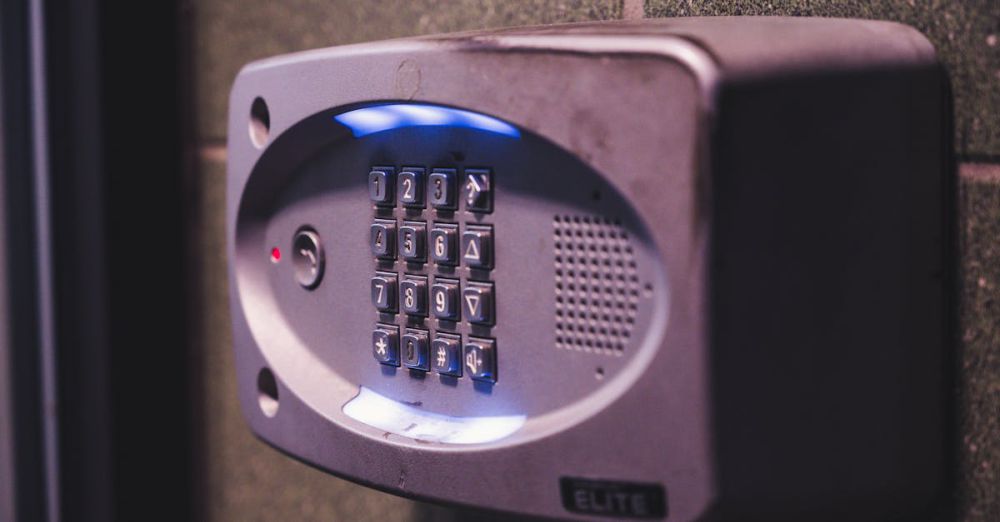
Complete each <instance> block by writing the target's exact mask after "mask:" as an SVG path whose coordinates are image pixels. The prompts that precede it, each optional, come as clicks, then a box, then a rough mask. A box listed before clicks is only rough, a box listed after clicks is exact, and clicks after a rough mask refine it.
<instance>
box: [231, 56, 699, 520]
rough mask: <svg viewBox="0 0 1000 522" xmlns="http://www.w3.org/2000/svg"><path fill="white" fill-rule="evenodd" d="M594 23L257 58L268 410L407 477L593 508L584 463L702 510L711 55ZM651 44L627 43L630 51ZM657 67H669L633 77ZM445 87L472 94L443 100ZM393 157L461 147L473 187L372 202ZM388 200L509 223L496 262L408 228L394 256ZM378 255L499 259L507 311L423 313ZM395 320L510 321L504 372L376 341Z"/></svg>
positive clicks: (245, 184) (413, 486) (255, 366)
mask: <svg viewBox="0 0 1000 522" xmlns="http://www.w3.org/2000/svg"><path fill="white" fill-rule="evenodd" d="M578 40H579V42H582V43H585V44H587V45H588V46H592V47H593V49H592V51H590V52H586V53H582V54H565V53H559V52H555V53H537V52H531V51H530V50H528V48H530V47H532V46H534V45H535V43H532V42H523V44H522V43H517V46H518V47H520V46H522V45H526V46H527V48H526V49H525V51H524V52H520V51H516V52H515V51H511V50H510V49H509V48H507V45H505V44H502V43H498V42H492V43H491V44H490V45H488V46H485V47H484V45H483V42H482V41H476V40H468V41H441V42H438V41H430V40H424V41H419V40H418V41H411V42H388V43H385V44H380V45H371V46H364V47H354V48H350V47H349V48H341V49H331V50H326V51H320V52H311V53H305V54H302V55H293V56H290V57H288V58H283V59H278V60H271V61H266V62H261V63H259V64H256V65H253V66H250V67H248V68H246V69H245V70H244V71H243V72H241V74H240V76H239V78H237V81H236V84H235V86H234V89H233V93H232V96H231V121H230V136H231V138H230V143H229V151H230V161H229V176H230V177H229V191H228V199H227V208H228V210H227V212H228V216H229V220H228V229H227V233H228V235H229V244H228V251H229V256H230V259H231V260H232V261H231V263H230V285H231V296H232V303H233V307H232V311H233V325H234V344H235V347H236V355H237V367H238V373H239V377H240V396H241V402H242V404H243V407H244V412H245V414H246V416H247V418H248V419H249V421H250V424H251V426H252V427H253V429H254V431H255V432H256V433H257V434H258V435H259V436H261V437H262V438H264V439H265V440H267V441H268V442H270V443H272V444H274V445H276V446H278V447H280V448H282V449H283V450H285V451H287V452H289V453H291V454H293V455H295V456H297V457H299V458H301V459H303V460H305V461H307V462H309V463H311V464H313V465H316V466H319V467H321V468H324V469H327V470H329V471H331V472H333V473H336V474H339V475H342V476H346V477H348V478H351V479H353V480H357V481H359V482H362V483H366V484H370V485H373V486H375V487H379V488H382V489H387V490H390V491H393V492H394V493H398V494H404V495H409V496H416V497H421V498H431V499H438V500H445V501H449V502H458V503H464V504H470V505H477V506H480V507H487V508H495V509H501V510H508V511H517V512H521V513H532V514H538V515H550V516H562V517H567V516H570V517H572V516H574V515H573V514H572V513H571V512H570V511H567V508H566V507H565V506H564V501H565V499H566V495H565V494H564V493H563V492H562V489H565V488H566V487H570V486H572V484H575V483H567V482H566V479H567V478H570V479H573V478H575V477H579V478H585V479H598V480H606V481H612V482H613V483H615V484H619V485H621V484H625V485H628V484H635V485H638V486H637V487H639V488H640V489H638V490H637V491H640V492H642V491H646V490H643V489H641V488H646V487H648V488H651V489H650V490H649V491H651V492H652V493H650V495H651V496H648V498H647V497H643V498H640V499H638V500H636V505H635V506H632V507H629V508H628V509H633V508H635V509H638V510H640V511H642V510H646V509H651V511H648V512H647V515H654V516H660V515H658V514H657V509H661V508H659V507H656V506H654V507H652V508H647V507H645V506H644V505H643V504H642V502H647V501H648V500H649V499H653V500H652V502H654V503H660V502H661V501H660V500H657V499H658V498H659V497H658V495H659V496H662V497H663V500H662V504H663V506H662V509H666V505H667V503H668V501H667V496H669V510H670V513H671V516H674V515H681V516H686V515H684V514H685V513H687V514H690V515H692V516H694V515H695V514H696V513H699V512H701V511H702V510H703V508H704V506H705V505H706V503H707V502H708V499H709V496H710V474H711V472H710V467H709V466H708V465H707V463H708V460H707V457H706V455H707V449H706V447H707V443H708V442H707V441H708V437H707V436H706V434H707V429H706V425H707V422H706V412H705V411H704V409H703V408H702V407H701V404H702V403H703V402H704V401H705V395H704V393H705V392H704V381H703V372H702V370H701V367H702V365H703V361H702V358H703V353H702V348H701V346H702V341H701V338H702V329H701V326H700V325H701V309H702V304H701V300H702V297H701V296H702V291H701V289H700V288H701V285H702V282H701V277H700V273H701V270H702V267H703V262H702V259H703V255H704V254H703V253H704V246H703V244H702V239H701V238H700V235H699V231H700V230H701V227H702V226H703V221H702V220H701V219H700V218H699V212H700V211H701V210H700V209H699V207H698V205H697V199H696V197H695V192H696V187H697V183H696V169H695V165H696V164H697V154H698V145H697V142H698V139H699V138H698V137H699V136H700V135H701V134H702V133H703V126H702V124H701V123H700V121H699V118H700V116H699V115H700V114H702V112H701V111H703V101H704V99H705V98H704V94H703V89H705V88H706V82H708V81H709V80H708V76H707V75H709V74H710V71H711V66H710V63H709V62H708V61H707V58H706V57H705V55H704V54H703V53H702V52H701V51H700V50H698V49H697V48H696V47H694V46H692V45H690V44H688V43H686V42H684V41H683V40H679V39H660V41H659V42H658V43H657V45H656V46H655V49H656V50H655V52H650V46H649V42H645V41H630V40H619V39H613V38H612V39H609V38H601V37H592V38H589V39H588V38H582V39H578ZM561 42H562V41H561V40H560V39H558V38H554V39H552V40H551V43H552V44H553V45H555V46H556V47H558V46H559V45H561ZM513 44H514V41H512V42H511V45H513ZM633 45H634V46H637V48H638V49H639V52H636V53H635V55H633V56H630V57H629V58H628V59H612V58H609V56H611V54H609V53H612V54H613V53H619V52H622V51H623V50H624V49H628V48H629V46H633ZM604 46H608V47H607V51H608V52H607V53H605V52H602V51H601V49H602V47H604ZM543 71H544V73H543ZM554 71H560V72H559V73H554ZM692 71H697V73H696V72H692ZM647 83H652V84H655V85H657V86H658V87H657V88H656V89H643V90H637V91H636V96H634V97H627V98H622V97H621V96H618V95H617V93H619V92H622V90H626V89H628V90H635V89H633V87H634V86H635V85H640V84H647ZM662 92H671V93H672V96H671V97H670V98H669V99H664V98H663V97H662V96H661V94H662ZM555 93H558V96H556V95H555ZM257 98H261V99H263V100H266V103H267V106H268V109H269V118H270V122H269V124H270V140H269V141H268V142H267V143H266V144H265V145H263V146H262V147H258V146H256V145H255V144H254V142H253V139H251V137H249V136H248V130H247V129H248V128H250V127H251V126H252V125H253V122H252V119H251V116H250V113H251V107H252V105H253V103H254V100H255V99H257ZM594 100H608V102H607V103H600V104H594V103H593V101H594ZM386 107H390V109H386ZM392 108H394V109H392ZM397 109H398V110H401V111H403V113H405V115H404V116H399V114H396V115H395V116H396V120H395V123H394V124H390V125H387V126H384V127H382V128H379V129H376V130H375V131H372V130H371V129H368V130H366V128H365V126H364V122H362V123H361V124H358V122H357V121H356V120H354V121H353V123H352V120H350V118H349V117H347V118H345V116H344V115H350V114H355V115H356V114H359V113H360V114H364V111H366V110H367V111H374V112H378V111H382V112H385V111H386V110H389V111H392V110H397ZM359 111H360V112H359ZM407 111H409V112H407ZM421 111H423V112H421ZM435 111H438V112H435ZM448 111H458V113H461V114H466V115H467V118H471V119H466V120H462V121H457V122H456V121H447V118H444V119H442V118H443V117H442V116H441V114H446V113H448ZM414 114H417V115H418V116H413V115H414ZM420 114H423V115H424V116H426V118H424V119H420V117H419V115H420ZM406 115H408V116H406ZM382 116H385V114H382ZM414 117H416V118H417V120H414V121H410V120H411V119H412V118H414ZM374 118H375V120H378V114H376V115H375V116H374ZM400 118H401V119H400ZM427 118H430V119H427ZM435 118H436V119H435ZM375 120H372V121H375ZM469 122H472V123H469ZM475 122H493V123H490V124H489V125H485V124H484V125H485V126H484V125H477V124H476V123H475ZM369 123H371V121H369ZM494 124H495V125H500V126H501V127H499V128H502V129H507V128H509V129H511V130H512V132H501V131H498V130H497V127H495V126H494V127H490V125H494ZM359 125H360V126H359ZM637 129H642V132H636V130H637ZM385 167H391V168H392V170H393V173H394V175H395V176H396V181H397V182H398V181H399V174H400V173H401V172H402V171H403V170H405V169H407V168H422V169H424V171H423V179H422V183H424V184H425V185H424V187H425V192H426V190H427V185H426V183H427V180H428V176H429V175H430V174H431V173H432V172H433V171H434V170H435V169H450V170H451V171H452V172H454V174H455V176H456V180H457V183H456V187H457V190H458V191H459V192H458V193H457V196H458V199H457V201H456V207H457V208H456V210H454V211H442V210H438V209H435V208H434V207H433V206H432V205H431V204H430V203H429V201H428V197H429V196H430V194H427V193H425V194H424V201H423V204H422V208H407V207H405V206H404V205H403V204H402V203H401V202H400V200H399V197H400V196H401V194H399V193H398V192H397V193H396V194H394V197H395V199H394V204H392V205H391V206H379V205H376V204H374V203H373V201H372V199H371V193H370V187H369V184H368V181H369V173H370V172H371V171H372V170H373V168H385ZM483 170H485V171H488V172H490V173H491V176H492V178H491V183H492V187H491V188H492V197H493V199H492V206H491V209H490V211H489V212H488V213H480V212H474V211H470V210H467V209H466V207H465V205H466V202H465V201H464V200H463V197H465V196H466V192H465V189H466V184H467V181H468V175H469V174H468V173H469V172H476V171H483ZM395 188H396V189H397V191H398V189H399V187H398V186H397V187H395ZM376 222H381V223H392V224H394V225H395V227H396V229H397V230H396V233H397V234H398V232H399V228H400V227H402V226H403V225H404V224H413V223H416V224H418V225H420V224H425V225H426V230H427V232H428V234H429V233H430V231H431V229H432V228H434V227H435V226H436V225H438V224H441V223H444V224H456V225H457V232H458V236H459V237H461V235H462V234H463V233H464V232H466V231H467V230H474V229H475V228H476V226H477V225H478V226H484V225H485V226H488V227H490V228H489V229H488V230H490V231H491V232H492V242H493V246H494V251H493V254H494V259H493V267H492V268H491V269H488V270H479V269H472V268H469V267H468V266H467V265H466V263H464V262H463V260H460V262H459V263H458V266H457V267H455V268H450V267H448V266H445V265H442V264H439V263H436V262H435V261H433V260H432V259H431V258H430V257H429V256H428V257H427V258H426V260H424V261H423V262H418V263H407V262H405V261H404V260H403V259H402V257H401V253H400V252H399V251H398V248H399V246H401V245H398V244H397V245H396V247H397V251H396V252H395V259H392V260H385V259H382V260H379V259H377V258H376V257H375V255H374V254H373V251H372V249H371V245H370V241H371V240H372V235H371V234H372V225H373V224H375V223H376ZM303 230H306V231H308V232H309V233H310V234H315V236H316V237H318V240H319V242H320V244H321V245H322V274H321V279H320V281H319V282H318V284H315V286H313V287H310V284H307V283H310V281H306V282H303V281H302V280H301V279H297V274H296V270H297V266H296V263H295V262H292V261H293V258H292V257H290V256H293V255H296V253H297V252H296V249H297V247H296V245H295V243H294V241H295V237H296V233H297V232H300V231H303ZM310 237H312V236H310ZM460 245H461V243H460ZM430 247H432V245H430V244H429V242H425V244H424V248H425V249H426V248H430ZM275 249H277V250H278V251H279V252H280V253H279V254H278V256H279V258H280V259H277V260H276V259H275ZM306 250H309V249H306ZM427 252H428V253H429V250H427ZM463 253H464V252H463ZM305 255H308V256H309V259H313V258H314V256H315V254H314V253H308V252H307V253H306V254H305ZM300 267H301V266H300ZM377 274H381V276H388V275H396V276H397V283H399V282H402V280H403V278H404V277H407V276H415V277H416V278H418V279H419V278H426V282H427V284H428V285H431V284H433V283H434V282H435V281H436V280H437V279H439V278H444V279H446V280H447V279H452V280H458V281H459V283H460V284H459V287H460V289H461V290H464V289H465V288H467V287H469V286H475V285H476V284H479V283H488V284H489V285H491V288H492V290H493V297H494V299H495V310H494V312H493V317H492V324H489V325H477V324H472V323H470V322H469V321H468V320H467V318H466V317H463V318H462V320H460V321H456V322H449V321H441V320H438V319H435V317H434V315H433V313H427V315H426V316H421V315H409V314H406V313H404V311H403V310H402V309H401V308H400V305H401V304H402V303H399V302H397V303H396V304H395V305H396V308H395V312H394V313H380V312H378V311H376V309H375V308H374V306H373V303H372V291H373V290H372V289H373V282H372V279H373V277H376V275H377ZM306 287H310V288H306ZM396 291H397V292H398V291H399V289H398V286H397V288H396ZM397 295H400V294H397ZM428 304H431V303H428ZM378 325H382V326H395V327H398V334H399V336H402V335H403V334H405V333H406V331H407V329H408V328H409V329H413V330H416V331H417V332H425V333H426V334H427V335H428V339H429V340H433V339H434V338H435V336H437V335H438V334H441V333H443V334H446V335H447V334H454V335H456V336H459V337H460V339H461V341H462V343H463V344H467V343H468V342H469V341H470V340H471V339H486V340H491V341H493V342H494V343H495V344H494V345H493V346H494V349H495V352H494V353H495V362H496V373H495V383H490V382H483V381H477V380H473V379H472V378H471V376H470V375H469V372H468V367H467V366H466V367H465V370H466V371H465V372H464V374H463V375H462V376H461V377H450V376H444V375H441V374H440V373H439V372H437V371H435V370H434V368H432V367H430V366H432V365H433V363H434V362H436V361H428V369H427V371H424V370H414V369H408V368H407V367H406V366H405V364H401V365H399V366H396V365H394V364H388V365H387V364H380V363H379V361H377V360H376V358H375V357H373V349H375V350H377V349H378V348H377V347H373V344H374V343H376V342H377V340H376V338H373V331H374V330H375V329H376V328H378ZM429 355H430V356H431V357H433V356H434V354H433V353H430V354H429ZM462 355H463V356H464V355H466V354H465V353H463V354H462ZM463 362H464V361H463ZM666 440H671V441H672V444H670V445H664V444H663V442H664V441H666ZM654 448H655V451H653V449H654ZM528 470H533V471H530V472H529V471H528ZM513 477H517V479H516V480H514V479H513ZM461 484H475V487H464V486H462V485H461ZM568 484H569V486H568ZM587 484H589V485H590V486H592V485H593V483H587ZM666 484H669V488H670V491H669V493H668V492H666V487H667V486H666ZM585 486H586V485H585ZM590 486H586V487H590ZM623 487H624V486H623ZM600 493H601V494H603V492H600ZM644 494H645V493H637V494H636V495H640V496H641V495H644ZM675 497H676V499H675ZM637 498H638V497H637ZM640 501H641V502H640ZM636 506H638V507H636Z"/></svg>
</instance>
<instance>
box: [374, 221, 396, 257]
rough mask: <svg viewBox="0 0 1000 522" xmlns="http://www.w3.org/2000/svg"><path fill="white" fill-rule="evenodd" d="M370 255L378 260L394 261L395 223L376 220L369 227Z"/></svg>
mask: <svg viewBox="0 0 1000 522" xmlns="http://www.w3.org/2000/svg"><path fill="white" fill-rule="evenodd" d="M370 240H371V248H372V255H374V256H375V257H377V258H379V259H396V222H395V221H393V220H391V219H376V220H375V223H374V224H372V226H371V238H370Z"/></svg>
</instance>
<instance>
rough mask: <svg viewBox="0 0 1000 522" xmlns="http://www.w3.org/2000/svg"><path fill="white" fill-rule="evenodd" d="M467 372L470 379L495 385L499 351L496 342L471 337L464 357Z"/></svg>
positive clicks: (466, 345)
mask: <svg viewBox="0 0 1000 522" xmlns="http://www.w3.org/2000/svg"><path fill="white" fill-rule="evenodd" d="M463 366H464V369H465V371H467V372H469V377H472V378H473V379H474V380H477V381H484V382H490V383H494V382H496V381H497V351H496V341H494V340H493V339H481V338H478V337H470V338H469V342H467V343H465V356H464V357H463Z"/></svg>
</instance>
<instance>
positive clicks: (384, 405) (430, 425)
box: [344, 386, 526, 444]
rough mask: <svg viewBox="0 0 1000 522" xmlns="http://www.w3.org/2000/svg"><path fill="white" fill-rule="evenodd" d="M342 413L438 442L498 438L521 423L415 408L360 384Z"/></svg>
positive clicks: (516, 417) (520, 419) (519, 418)
mask: <svg viewBox="0 0 1000 522" xmlns="http://www.w3.org/2000/svg"><path fill="white" fill-rule="evenodd" d="M344 413H345V414H347V416H348V417H351V418H352V419H355V420H358V421H361V422H363V423H365V424H367V425H369V426H373V427H375V428H378V429H379V430H382V431H388V432H390V433H395V434H396V435H400V436H403V437H408V438H411V439H416V440H420V441H426V442H439V443H442V444H483V443H486V442H493V441H496V440H500V439H502V438H504V437H507V436H508V435H511V434H513V433H514V432H515V431H517V430H519V429H521V426H524V422H525V420H526V419H525V416H524V415H501V416H490V417H452V416H451V415H442V414H440V413H432V412H429V411H425V410H422V409H420V408H415V407H413V406H410V405H408V404H403V403H401V402H397V401H394V400H392V399H390V398H388V397H385V396H383V395H379V394H378V393H376V392H373V391H371V390H369V389H368V388H365V387H364V386H362V387H361V390H360V392H359V393H358V396H357V397H355V398H353V399H351V400H350V401H348V403H347V404H345V405H344Z"/></svg>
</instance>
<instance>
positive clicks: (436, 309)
mask: <svg viewBox="0 0 1000 522" xmlns="http://www.w3.org/2000/svg"><path fill="white" fill-rule="evenodd" d="M431 311H432V312H433V313H434V317H437V318H438V319H443V320H446V321H458V320H459V318H460V317H461V316H460V315H459V305H458V280H456V279H443V278H437V279H435V280H434V285H433V286H431Z"/></svg>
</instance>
